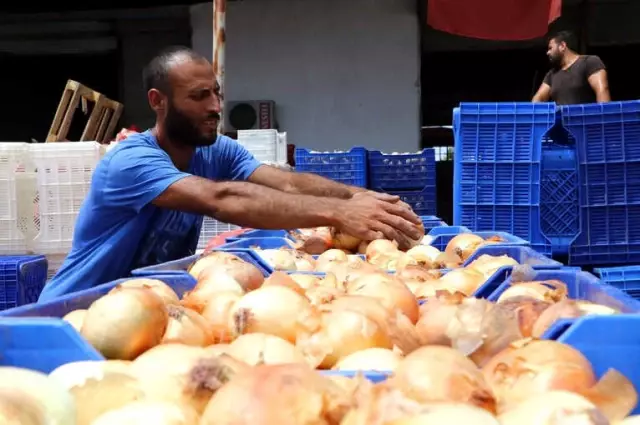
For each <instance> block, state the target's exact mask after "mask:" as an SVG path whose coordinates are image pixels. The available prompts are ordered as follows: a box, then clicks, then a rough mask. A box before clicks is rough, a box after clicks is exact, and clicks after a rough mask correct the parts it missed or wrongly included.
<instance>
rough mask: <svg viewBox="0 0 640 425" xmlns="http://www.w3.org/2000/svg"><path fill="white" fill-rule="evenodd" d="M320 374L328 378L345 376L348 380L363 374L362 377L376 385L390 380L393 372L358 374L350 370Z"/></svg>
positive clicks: (322, 372)
mask: <svg viewBox="0 0 640 425" xmlns="http://www.w3.org/2000/svg"><path fill="white" fill-rule="evenodd" d="M320 373H321V374H323V375H326V376H344V377H347V378H354V377H356V376H358V374H361V375H362V376H364V377H365V378H367V379H368V380H369V381H371V382H373V383H374V384H375V383H378V382H382V381H385V380H387V378H389V377H390V376H391V374H392V372H372V371H362V372H356V371H350V370H321V371H320Z"/></svg>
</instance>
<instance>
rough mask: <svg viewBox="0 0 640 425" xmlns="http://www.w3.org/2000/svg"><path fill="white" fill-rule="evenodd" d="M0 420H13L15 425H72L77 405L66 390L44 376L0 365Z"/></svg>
mask: <svg viewBox="0 0 640 425" xmlns="http://www.w3.org/2000/svg"><path fill="white" fill-rule="evenodd" d="M16 415H17V418H16ZM0 419H6V420H11V421H13V420H16V422H13V423H15V424H16V425H32V424H33V425H75V424H76V423H77V422H76V405H75V401H74V399H73V397H72V396H71V394H69V392H67V390H66V389H65V387H64V386H63V385H62V384H60V383H59V382H58V381H56V380H54V379H51V378H49V377H48V376H47V375H45V374H43V373H40V372H36V371H33V370H27V369H20V368H16V367H6V366H3V367H0ZM2 423H3V424H4V423H6V422H4V421H2ZM9 423H12V422H9Z"/></svg>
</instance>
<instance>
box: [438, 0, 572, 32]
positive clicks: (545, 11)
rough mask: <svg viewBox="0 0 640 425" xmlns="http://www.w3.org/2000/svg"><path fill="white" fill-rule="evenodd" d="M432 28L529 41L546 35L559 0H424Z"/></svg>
mask: <svg viewBox="0 0 640 425" xmlns="http://www.w3.org/2000/svg"><path fill="white" fill-rule="evenodd" d="M427 1H428V6H427V23H428V24H429V25H430V26H431V27H432V28H434V29H437V30H440V31H444V32H448V33H451V34H456V35H460V36H464V37H471V38H480V39H485V40H502V41H511V40H513V41H515V40H530V39H534V38H538V37H543V36H545V35H546V34H547V31H548V25H549V23H550V22H552V21H554V20H556V19H557V18H558V17H559V16H560V13H561V9H562V0H427Z"/></svg>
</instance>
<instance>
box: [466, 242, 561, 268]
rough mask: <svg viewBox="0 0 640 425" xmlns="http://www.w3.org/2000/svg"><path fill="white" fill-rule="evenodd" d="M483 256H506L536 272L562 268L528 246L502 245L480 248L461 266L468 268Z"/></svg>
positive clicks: (556, 262) (559, 264) (558, 263)
mask: <svg viewBox="0 0 640 425" xmlns="http://www.w3.org/2000/svg"><path fill="white" fill-rule="evenodd" d="M485 254H486V255H492V256H501V255H507V256H509V257H511V258H513V259H514V260H516V261H517V262H518V263H519V264H522V265H528V266H531V267H533V268H534V269H536V270H546V269H560V268H562V267H563V264H562V263H560V262H558V261H555V260H552V259H551V258H549V257H546V256H544V255H542V254H540V253H539V252H538V251H535V250H534V249H532V248H530V247H528V246H508V245H502V244H498V245H485V246H481V247H480V248H478V249H477V250H476V251H475V252H474V253H473V254H471V256H470V257H469V258H467V260H466V261H465V262H464V263H463V264H462V267H466V266H468V265H469V264H471V263H473V262H474V261H475V260H476V259H478V258H479V257H481V256H483V255H485Z"/></svg>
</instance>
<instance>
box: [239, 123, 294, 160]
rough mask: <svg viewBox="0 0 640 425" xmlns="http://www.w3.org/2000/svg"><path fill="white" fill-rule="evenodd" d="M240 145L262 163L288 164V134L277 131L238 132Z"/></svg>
mask: <svg viewBox="0 0 640 425" xmlns="http://www.w3.org/2000/svg"><path fill="white" fill-rule="evenodd" d="M238 143H239V144H240V145H242V146H244V147H245V148H246V149H247V150H248V151H249V152H251V154H253V156H254V157H255V158H256V159H257V160H258V161H261V162H272V163H279V164H284V163H286V162H287V133H278V131H277V130H238Z"/></svg>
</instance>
